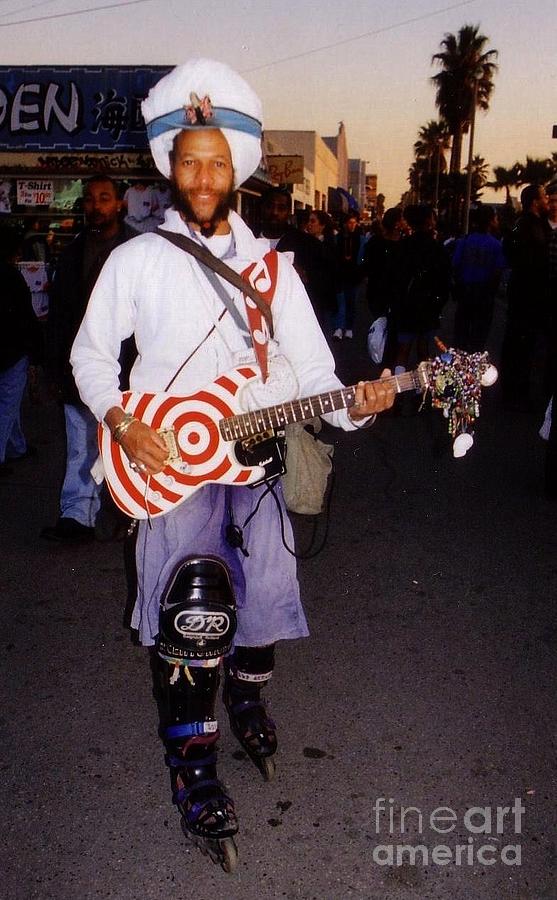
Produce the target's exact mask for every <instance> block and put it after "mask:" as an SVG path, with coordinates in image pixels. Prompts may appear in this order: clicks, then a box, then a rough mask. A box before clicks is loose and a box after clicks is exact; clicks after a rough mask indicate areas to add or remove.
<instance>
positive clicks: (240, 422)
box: [219, 363, 428, 441]
mask: <svg viewBox="0 0 557 900" xmlns="http://www.w3.org/2000/svg"><path fill="white" fill-rule="evenodd" d="M379 382H381V383H384V384H391V385H392V386H393V387H394V389H395V391H396V393H397V394H401V393H403V392H404V391H423V390H424V389H425V388H426V387H427V384H428V378H427V364H426V363H421V364H420V366H418V368H417V369H416V370H415V371H414V372H404V373H403V374H402V375H390V376H389V377H387V378H380V379H377V381H376V382H374V383H375V384H378V383H379ZM355 397H356V385H351V386H350V387H345V388H338V389H336V390H334V391H326V392H325V393H324V394H315V395H314V396H313V397H304V398H303V399H301V400H289V401H288V402H287V403H280V404H279V405H277V406H268V407H266V408H265V409H257V410H254V411H253V412H247V413H242V414H241V415H239V416H230V417H229V418H228V419H221V420H220V422H219V429H220V433H221V435H222V437H223V438H224V440H225V441H241V440H246V439H247V438H250V437H253V435H255V434H260V433H261V432H262V431H267V430H269V429H275V430H279V429H281V428H284V426H285V425H292V424H293V423H294V422H303V421H305V420H306V419H314V418H315V417H316V416H322V415H325V414H326V413H330V412H334V411H335V410H337V409H349V408H350V407H351V406H354V402H355Z"/></svg>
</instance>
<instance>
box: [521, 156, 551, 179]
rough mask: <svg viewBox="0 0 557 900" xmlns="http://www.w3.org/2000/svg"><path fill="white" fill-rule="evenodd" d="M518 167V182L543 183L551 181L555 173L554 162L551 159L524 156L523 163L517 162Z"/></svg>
mask: <svg viewBox="0 0 557 900" xmlns="http://www.w3.org/2000/svg"><path fill="white" fill-rule="evenodd" d="M517 166H518V169H519V180H518V183H519V184H545V183H546V181H551V179H552V178H553V176H554V174H555V169H556V166H555V162H554V160H553V159H533V158H532V157H531V156H527V157H526V162H525V163H524V164H522V163H517Z"/></svg>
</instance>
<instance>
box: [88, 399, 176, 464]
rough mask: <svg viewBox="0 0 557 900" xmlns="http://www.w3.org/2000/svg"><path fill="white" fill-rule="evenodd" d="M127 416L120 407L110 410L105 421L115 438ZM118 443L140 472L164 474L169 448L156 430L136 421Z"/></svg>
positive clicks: (128, 427) (129, 426)
mask: <svg viewBox="0 0 557 900" xmlns="http://www.w3.org/2000/svg"><path fill="white" fill-rule="evenodd" d="M125 418H126V414H125V412H124V410H123V409H120V407H119V406H113V407H112V408H111V409H109V410H108V412H107V414H106V416H105V419H104V421H105V422H106V425H107V426H108V428H109V429H110V431H111V433H112V435H113V436H114V433H115V430H116V431H117V429H118V426H119V425H121V423H122V422H123V421H124V420H125ZM118 443H119V444H120V446H121V447H122V450H123V451H124V452H125V454H126V456H127V457H128V459H129V460H130V462H131V464H132V466H135V467H137V468H138V469H139V470H140V471H142V472H145V473H146V474H148V475H156V474H157V473H158V472H162V470H163V468H164V464H165V461H166V459H167V458H168V448H167V446H166V444H165V442H164V440H163V438H162V437H161V436H160V434H157V432H156V431H155V429H154V428H150V427H149V425H144V424H143V422H140V421H138V420H137V419H134V420H133V421H132V422H131V424H129V425H128V426H127V427H126V429H125V431H124V432H123V434H122V435H121V437H118Z"/></svg>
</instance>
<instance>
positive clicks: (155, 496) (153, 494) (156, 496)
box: [150, 491, 162, 503]
mask: <svg viewBox="0 0 557 900" xmlns="http://www.w3.org/2000/svg"><path fill="white" fill-rule="evenodd" d="M161 499H162V496H161V493H160V491H151V496H150V500H152V501H153V503H158V502H159V500H161Z"/></svg>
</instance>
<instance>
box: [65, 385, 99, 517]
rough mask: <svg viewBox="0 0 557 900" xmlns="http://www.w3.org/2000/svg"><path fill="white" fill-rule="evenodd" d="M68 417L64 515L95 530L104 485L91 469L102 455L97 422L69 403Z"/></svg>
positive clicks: (90, 415) (66, 412)
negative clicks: (97, 480)
mask: <svg viewBox="0 0 557 900" xmlns="http://www.w3.org/2000/svg"><path fill="white" fill-rule="evenodd" d="M64 416H65V419H66V448H67V453H66V474H65V476H64V483H63V484H62V491H61V494H60V513H61V515H62V517H63V518H68V519H75V520H76V521H77V522H80V523H81V525H86V526H87V527H88V528H92V527H93V525H94V524H95V519H96V517H97V513H98V511H99V508H100V505H101V501H100V492H101V485H99V484H96V483H95V481H94V480H93V478H92V476H91V466H92V465H93V463H94V462H95V460H96V458H97V456H98V455H99V447H98V442H97V420H96V419H95V417H94V415H93V413H92V412H90V411H89V410H88V409H86V408H85V407H83V406H72V405H71V404H69V403H66V404H64Z"/></svg>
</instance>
